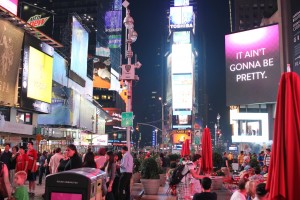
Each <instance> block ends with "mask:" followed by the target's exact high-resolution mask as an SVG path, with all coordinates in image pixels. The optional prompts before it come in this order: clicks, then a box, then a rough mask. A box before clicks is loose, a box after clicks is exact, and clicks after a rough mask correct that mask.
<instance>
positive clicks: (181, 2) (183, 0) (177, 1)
mask: <svg viewBox="0 0 300 200" xmlns="http://www.w3.org/2000/svg"><path fill="white" fill-rule="evenodd" d="M188 5H190V1H189V0H174V6H188Z"/></svg>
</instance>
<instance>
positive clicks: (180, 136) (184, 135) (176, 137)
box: [172, 130, 191, 144]
mask: <svg viewBox="0 0 300 200" xmlns="http://www.w3.org/2000/svg"><path fill="white" fill-rule="evenodd" d="M172 136H173V144H181V143H183V142H184V141H185V140H187V139H188V140H189V141H191V134H190V133H189V131H184V130H180V131H172Z"/></svg>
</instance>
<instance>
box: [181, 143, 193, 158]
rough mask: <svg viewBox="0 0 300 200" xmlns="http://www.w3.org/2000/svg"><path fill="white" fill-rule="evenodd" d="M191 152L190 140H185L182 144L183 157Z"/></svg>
mask: <svg viewBox="0 0 300 200" xmlns="http://www.w3.org/2000/svg"><path fill="white" fill-rule="evenodd" d="M190 154H191V150H190V140H189V139H186V140H184V142H183V145H182V150H181V157H184V156H190Z"/></svg>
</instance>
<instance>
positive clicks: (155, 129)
mask: <svg viewBox="0 0 300 200" xmlns="http://www.w3.org/2000/svg"><path fill="white" fill-rule="evenodd" d="M157 132H158V130H157V129H155V149H156V152H158V151H157V146H158V145H157Z"/></svg>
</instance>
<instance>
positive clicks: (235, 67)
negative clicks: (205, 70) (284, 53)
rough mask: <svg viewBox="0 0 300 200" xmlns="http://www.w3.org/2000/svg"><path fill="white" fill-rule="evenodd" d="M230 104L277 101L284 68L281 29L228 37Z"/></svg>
mask: <svg viewBox="0 0 300 200" xmlns="http://www.w3.org/2000/svg"><path fill="white" fill-rule="evenodd" d="M225 50H226V92H227V94H226V95H227V97H226V98H227V105H243V104H254V103H266V102H275V101H276V98H277V90H278V83H279V81H280V75H281V68H280V58H279V28H278V25H277V24H276V25H272V26H267V27H262V28H257V29H253V30H249V31H243V32H238V33H233V34H230V35H226V36H225Z"/></svg>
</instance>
